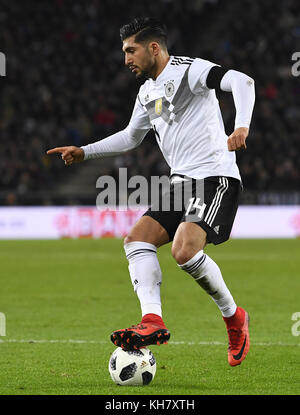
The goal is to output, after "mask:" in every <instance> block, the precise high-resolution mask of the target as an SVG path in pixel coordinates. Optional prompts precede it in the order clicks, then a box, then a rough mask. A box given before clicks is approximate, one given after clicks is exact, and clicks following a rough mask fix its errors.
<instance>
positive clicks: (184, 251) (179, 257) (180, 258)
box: [172, 244, 196, 265]
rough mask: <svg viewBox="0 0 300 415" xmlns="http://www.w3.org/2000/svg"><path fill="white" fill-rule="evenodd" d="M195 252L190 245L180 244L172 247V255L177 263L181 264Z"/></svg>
mask: <svg viewBox="0 0 300 415" xmlns="http://www.w3.org/2000/svg"><path fill="white" fill-rule="evenodd" d="M195 254H196V252H194V249H193V247H191V246H190V245H188V244H187V245H181V247H179V248H178V247H174V248H173V247H172V255H173V258H174V259H175V261H176V262H177V264H179V265H182V264H185V263H186V262H188V261H189V260H190V259H191V258H193V256H194V255H195Z"/></svg>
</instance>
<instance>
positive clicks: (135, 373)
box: [108, 347, 156, 386]
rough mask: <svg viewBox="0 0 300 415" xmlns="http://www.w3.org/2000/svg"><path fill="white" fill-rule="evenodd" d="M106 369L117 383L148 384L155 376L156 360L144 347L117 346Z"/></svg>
mask: <svg viewBox="0 0 300 415" xmlns="http://www.w3.org/2000/svg"><path fill="white" fill-rule="evenodd" d="M108 369H109V373H110V376H111V378H112V380H113V381H114V382H115V383H116V384H118V385H130V386H133V385H148V384H149V383H150V382H151V381H152V379H153V378H154V376H155V372H156V361H155V357H154V356H153V354H152V352H151V350H150V349H147V348H146V347H144V348H142V349H139V350H123V349H122V348H121V347H118V348H117V349H116V350H115V351H114V352H113V354H112V355H111V356H110V359H109V364H108Z"/></svg>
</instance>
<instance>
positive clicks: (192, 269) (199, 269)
mask: <svg viewBox="0 0 300 415" xmlns="http://www.w3.org/2000/svg"><path fill="white" fill-rule="evenodd" d="M179 266H180V268H181V269H183V270H184V271H186V272H187V273H189V274H190V275H191V276H192V277H193V278H194V279H195V281H197V283H198V284H199V285H200V286H201V287H202V288H203V289H204V290H205V291H206V292H207V294H209V295H210V296H211V298H212V299H213V300H214V302H215V303H216V304H217V306H218V307H219V309H220V311H221V313H222V315H223V317H231V316H233V314H234V313H235V311H236V308H237V306H236V304H235V302H234V300H233V298H232V295H231V294H230V291H229V290H228V288H227V286H226V284H225V282H224V280H223V277H222V274H221V271H220V268H219V267H218V265H217V264H216V263H215V262H214V261H213V260H212V259H211V258H210V257H209V256H208V255H207V254H204V253H203V251H199V252H197V254H196V255H195V256H193V258H191V259H190V260H189V261H188V262H186V263H185V264H182V265H179Z"/></svg>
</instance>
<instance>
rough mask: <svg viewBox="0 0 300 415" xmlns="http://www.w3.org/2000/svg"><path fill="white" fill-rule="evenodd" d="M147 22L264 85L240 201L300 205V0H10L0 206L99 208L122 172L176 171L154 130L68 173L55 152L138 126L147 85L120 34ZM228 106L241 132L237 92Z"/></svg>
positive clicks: (4, 4) (4, 45) (3, 37)
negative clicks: (109, 181) (133, 118)
mask: <svg viewBox="0 0 300 415" xmlns="http://www.w3.org/2000/svg"><path fill="white" fill-rule="evenodd" d="M139 15H152V16H157V17H160V18H161V19H162V20H163V21H165V22H166V24H167V27H168V33H169V51H170V53H171V54H176V55H188V56H199V57H202V58H205V59H209V60H212V61H214V62H216V63H218V64H221V65H223V66H225V67H228V68H234V69H236V70H240V71H242V72H245V73H246V74H248V75H250V76H251V77H253V78H254V79H255V81H256V106H255V110H254V114H253V121H252V125H251V129H250V136H249V139H248V149H247V151H244V152H238V153H237V159H238V164H239V167H240V170H241V174H242V177H243V182H244V187H245V191H244V194H243V198H242V201H241V203H242V204H243V205H277V206H278V205H293V206H297V205H300V151H299V150H300V144H299V129H298V124H299V108H300V83H299V80H300V78H299V77H298V78H297V77H294V76H292V74H291V67H292V64H293V62H292V60H291V57H292V54H293V53H294V52H295V51H297V50H298V51H300V24H299V21H300V19H299V17H300V6H299V2H298V1H297V0H286V1H284V2H283V1H280V0H277V1H276V0H262V1H259V2H253V1H251V0H243V1H241V2H240V1H230V2H225V1H221V0H184V1H182V0H177V1H172V0H160V1H156V2H153V1H148V0H145V1H139V0H131V1H127V0H115V1H113V2H112V1H108V0H101V1H100V0H93V1H89V2H82V1H77V0H75V1H71V0H48V1H42V2H36V1H33V0H28V1H26V3H24V2H20V1H17V2H11V1H9V0H2V1H1V9H0V25H1V32H0V50H1V51H2V52H3V53H5V55H6V59H7V62H6V65H7V68H6V76H5V77H0V85H1V95H0V151H1V161H0V205H1V206H6V207H16V206H48V207H51V206H79V205H80V206H95V201H96V196H97V194H98V193H99V191H98V190H97V189H96V180H97V178H98V177H99V176H101V175H105V174H108V175H112V176H115V177H116V179H117V178H118V169H119V167H127V168H128V169H129V171H128V176H129V177H130V176H132V175H136V174H138V175H143V176H145V177H147V178H150V176H151V175H164V174H168V171H169V170H168V167H167V165H166V163H165V161H164V160H163V158H162V155H161V153H160V151H159V149H158V147H157V146H156V144H155V140H154V137H153V134H152V133H151V132H149V134H148V136H147V137H146V138H145V140H144V142H143V143H142V145H141V146H140V147H138V148H137V149H135V150H133V151H131V152H129V153H127V154H125V155H122V156H119V157H115V158H106V159H104V160H96V161H89V162H87V163H82V164H80V165H74V166H71V167H68V168H66V167H65V165H64V164H63V163H62V161H61V159H60V157H53V156H52V157H49V156H46V154H45V152H46V150H47V149H49V148H52V147H54V146H61V145H76V146H80V145H85V144H87V143H90V142H93V141H96V140H98V139H101V138H104V137H106V136H107V135H109V134H111V133H114V132H116V131H118V130H120V129H122V128H124V127H125V126H126V125H127V123H128V120H129V117H130V114H131V111H132V108H133V104H134V100H135V96H136V93H137V91H138V88H139V85H138V84H137V83H136V80H135V77H134V76H132V74H131V73H130V71H128V69H127V68H126V67H125V66H124V57H123V53H122V51H121V42H120V38H119V27H120V26H121V25H123V24H124V23H127V22H128V21H129V20H130V19H131V18H133V17H135V16H139ZM218 98H219V101H220V105H221V109H222V114H223V118H224V122H225V126H226V132H227V133H228V134H230V133H231V132H232V129H233V125H234V117H235V109H234V105H233V101H232V95H231V94H228V93H225V92H224V93H220V94H218ZM294 221H296V222H298V219H297V218H296V219H295V220H294ZM299 221H300V220H299ZM297 227H298V228H299V224H298V225H297ZM299 232H300V230H299Z"/></svg>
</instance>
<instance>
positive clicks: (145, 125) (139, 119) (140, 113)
mask: <svg viewBox="0 0 300 415" xmlns="http://www.w3.org/2000/svg"><path fill="white" fill-rule="evenodd" d="M151 128H152V125H151V123H150V119H149V116H148V113H147V112H146V110H145V109H144V107H143V105H142V104H141V102H140V99H139V95H137V97H136V100H135V104H134V108H133V111H132V115H131V118H130V121H129V124H128V126H127V130H128V132H129V134H130V135H131V136H133V137H135V136H136V133H137V132H138V131H141V130H147V131H148V130H150V129H151Z"/></svg>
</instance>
